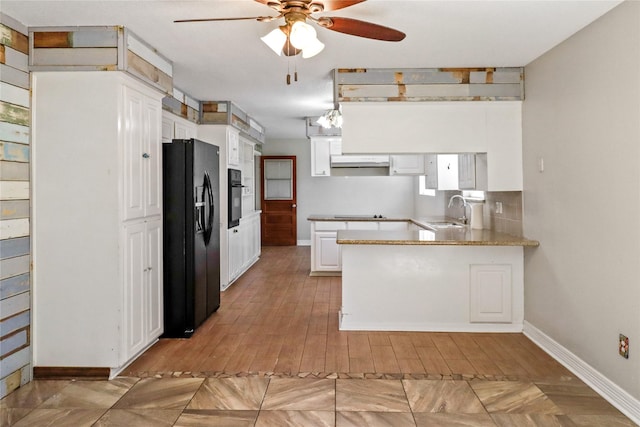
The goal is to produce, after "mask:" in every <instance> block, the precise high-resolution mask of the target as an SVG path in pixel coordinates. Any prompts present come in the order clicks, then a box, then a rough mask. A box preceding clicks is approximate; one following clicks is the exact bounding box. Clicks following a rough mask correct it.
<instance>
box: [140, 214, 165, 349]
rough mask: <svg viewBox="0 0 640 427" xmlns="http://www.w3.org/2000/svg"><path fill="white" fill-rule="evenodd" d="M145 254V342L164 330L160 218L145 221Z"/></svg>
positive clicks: (156, 336)
mask: <svg viewBox="0 0 640 427" xmlns="http://www.w3.org/2000/svg"><path fill="white" fill-rule="evenodd" d="M145 234H146V244H147V248H146V251H145V255H146V257H147V266H148V267H147V268H148V270H147V283H146V295H145V304H146V305H147V307H146V310H145V312H146V313H147V318H146V328H145V329H146V330H145V333H146V336H147V342H149V341H151V340H153V339H155V338H158V337H159V336H160V335H162V332H163V331H164V305H163V301H164V296H163V277H162V220H161V219H160V218H157V219H155V220H151V221H148V222H147V223H146V230H145Z"/></svg>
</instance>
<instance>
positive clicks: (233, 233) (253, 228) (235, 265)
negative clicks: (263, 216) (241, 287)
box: [227, 212, 261, 284]
mask: <svg viewBox="0 0 640 427" xmlns="http://www.w3.org/2000/svg"><path fill="white" fill-rule="evenodd" d="M227 234H228V238H227V239H228V244H229V281H228V283H229V284H231V283H232V282H233V281H234V280H236V279H237V278H238V277H240V276H241V275H242V274H243V273H244V272H245V271H247V270H248V269H249V267H251V266H252V265H253V264H254V263H255V262H256V261H258V258H260V252H261V247H260V213H258V212H257V213H255V214H252V215H249V216H247V217H243V218H241V219H240V225H239V226H237V227H234V228H230V229H229V230H227Z"/></svg>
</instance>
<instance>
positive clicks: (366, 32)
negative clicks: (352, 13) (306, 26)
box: [316, 17, 406, 42]
mask: <svg viewBox="0 0 640 427" xmlns="http://www.w3.org/2000/svg"><path fill="white" fill-rule="evenodd" d="M316 22H317V23H318V25H320V26H322V27H325V28H326V29H328V30H332V31H337V32H339V33H344V34H350V35H352V36H358V37H364V38H367V39H374V40H383V41H388V42H399V41H401V40H403V39H404V38H405V36H406V34H405V33H403V32H402V31H398V30H394V29H393V28H389V27H384V26H382V25H378V24H373V23H371V22H366V21H360V20H358V19H351V18H339V17H322V18H319V19H318V20H317V21H316Z"/></svg>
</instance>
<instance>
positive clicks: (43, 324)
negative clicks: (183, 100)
mask: <svg viewBox="0 0 640 427" xmlns="http://www.w3.org/2000/svg"><path fill="white" fill-rule="evenodd" d="M32 79H33V80H32V91H33V103H32V111H33V123H32V135H33V137H32V164H33V169H32V185H33V188H32V194H33V215H32V218H33V224H32V227H33V232H32V236H33V242H32V244H33V248H32V253H33V309H34V310H33V313H34V315H33V342H34V345H33V365H34V367H35V369H40V370H41V371H43V372H44V371H46V369H47V368H52V367H56V369H58V368H62V369H63V370H64V368H69V369H75V368H81V369H82V368H108V369H109V375H110V376H114V375H116V374H117V373H118V372H120V371H121V370H122V369H123V368H124V367H126V365H127V364H128V363H130V362H131V361H132V360H133V359H134V358H135V357H137V356H138V355H139V354H140V353H141V352H142V351H144V350H145V349H146V348H148V347H149V346H150V345H151V344H152V343H154V342H155V340H156V339H157V338H158V337H159V336H160V335H161V334H162V332H163V323H162V319H163V313H162V307H163V304H162V295H163V294H162V150H161V128H162V119H161V114H162V105H161V103H162V97H163V94H162V93H160V92H158V91H157V90H155V89H152V88H151V87H149V86H147V85H145V84H143V83H140V82H139V81H137V80H136V79H134V78H132V77H130V76H128V75H127V74H125V73H122V72H116V71H109V72H98V71H88V72H79V71H73V72H35V73H33V74H32Z"/></svg>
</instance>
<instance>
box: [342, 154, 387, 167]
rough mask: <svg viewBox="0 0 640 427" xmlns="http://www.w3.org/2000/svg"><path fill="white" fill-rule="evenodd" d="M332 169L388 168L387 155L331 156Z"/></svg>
mask: <svg viewBox="0 0 640 427" xmlns="http://www.w3.org/2000/svg"><path fill="white" fill-rule="evenodd" d="M331 167H332V168H388V167H389V156H388V155H363V154H342V155H333V156H331Z"/></svg>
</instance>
